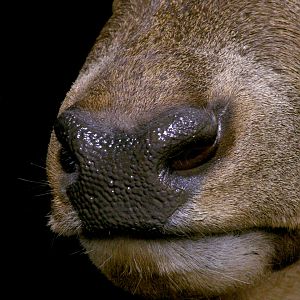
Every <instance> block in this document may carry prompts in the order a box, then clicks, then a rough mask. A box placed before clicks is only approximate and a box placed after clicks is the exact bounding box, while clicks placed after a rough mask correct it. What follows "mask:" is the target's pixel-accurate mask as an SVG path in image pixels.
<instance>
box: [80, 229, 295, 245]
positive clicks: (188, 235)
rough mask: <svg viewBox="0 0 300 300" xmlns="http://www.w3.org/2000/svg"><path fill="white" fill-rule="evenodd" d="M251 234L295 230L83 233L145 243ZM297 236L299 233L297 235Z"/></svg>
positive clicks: (92, 236)
mask: <svg viewBox="0 0 300 300" xmlns="http://www.w3.org/2000/svg"><path fill="white" fill-rule="evenodd" d="M250 232H265V233H269V234H275V235H278V236H281V237H284V236H287V235H288V236H293V235H294V233H293V230H289V229H287V228H281V227H280V228H271V227H252V228H249V229H245V230H232V231H228V232H205V233H197V232H181V233H176V234H174V233H168V232H161V231H156V230H153V231H147V232H140V231H122V232H120V231H118V230H111V231H110V230H108V231H103V232H98V233H91V232H88V231H83V232H82V236H83V237H84V238H85V239H91V240H114V239H124V240H143V241H147V240H149V241H168V240H170V241H173V242H174V241H176V240H178V241H180V240H191V241H195V240H199V239H208V238H217V237H224V236H240V235H244V234H247V233H250ZM296 235H297V233H296Z"/></svg>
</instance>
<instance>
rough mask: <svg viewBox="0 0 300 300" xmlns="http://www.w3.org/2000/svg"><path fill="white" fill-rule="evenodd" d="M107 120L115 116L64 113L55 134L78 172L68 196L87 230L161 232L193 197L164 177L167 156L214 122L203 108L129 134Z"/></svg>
mask: <svg viewBox="0 0 300 300" xmlns="http://www.w3.org/2000/svg"><path fill="white" fill-rule="evenodd" d="M208 119H209V121H208ZM107 122H110V124H112V123H113V120H104V119H103V120H101V118H99V117H98V118H97V117H93V116H91V114H89V113H86V112H84V111H80V110H78V109H69V110H68V111H66V112H64V113H62V114H61V115H60V116H59V118H58V120H57V122H56V124H55V133H56V136H57V138H58V140H59V141H60V143H61V144H62V149H63V151H64V152H69V153H70V156H71V157H73V159H74V161H75V164H76V171H75V168H74V169H73V170H72V171H71V172H69V173H74V172H75V173H77V174H76V179H75V180H73V181H71V183H70V184H69V186H67V187H66V193H67V196H68V198H69V199H70V201H71V203H72V205H73V207H74V208H75V210H76V211H77V212H78V215H79V217H80V219H81V220H82V223H83V227H84V229H85V230H86V231H87V232H99V231H106V232H108V231H110V232H112V231H114V230H115V231H120V230H122V231H143V232H144V231H147V232H151V231H157V230H158V231H161V230H162V228H163V225H164V224H165V222H166V221H167V219H168V217H170V216H171V215H172V213H173V212H174V211H175V210H176V209H177V208H178V207H179V206H180V205H182V204H183V203H184V202H185V201H187V198H188V195H187V192H186V191H185V190H183V189H181V188H176V187H170V186H169V185H167V184H166V183H165V182H164V180H163V178H164V175H163V174H164V173H165V172H166V169H167V166H166V162H167V161H168V157H169V156H170V153H174V148H175V149H176V147H177V146H178V145H179V144H186V143H188V141H189V140H192V139H194V138H195V136H198V137H199V135H201V132H202V133H203V135H204V136H205V135H207V131H209V130H211V128H212V127H211V124H212V123H215V120H214V118H212V117H211V115H208V114H207V113H205V112H204V111H202V110H197V109H193V108H185V109H182V110H180V109H179V110H176V111H175V112H174V111H173V112H169V113H165V114H164V115H162V116H159V117H157V118H156V119H155V120H153V121H151V122H150V123H147V124H144V125H141V126H138V127H137V128H136V130H132V131H130V132H124V131H122V130H121V129H118V128H113V127H112V126H111V125H109V126H106V125H105V124H107ZM213 130H214V131H215V130H216V129H215V128H213ZM200 138H201V137H200ZM70 176H72V178H74V176H73V174H70Z"/></svg>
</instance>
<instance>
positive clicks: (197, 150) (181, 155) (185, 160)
mask: <svg viewBox="0 0 300 300" xmlns="http://www.w3.org/2000/svg"><path fill="white" fill-rule="evenodd" d="M216 149H217V141H216V136H215V137H214V138H213V139H208V140H200V141H192V142H190V143H189V144H185V145H183V146H181V147H179V148H177V150H176V151H175V152H173V153H172V154H171V155H170V158H169V161H168V167H169V168H170V170H171V171H184V170H191V169H194V168H197V167H199V166H200V165H202V164H204V163H205V162H207V161H208V160H209V159H210V158H211V157H212V156H213V155H214V153H215V152H216Z"/></svg>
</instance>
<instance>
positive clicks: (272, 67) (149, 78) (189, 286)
mask: <svg viewBox="0 0 300 300" xmlns="http://www.w3.org/2000/svg"><path fill="white" fill-rule="evenodd" d="M299 16H300V2H299V0H294V1H288V0H286V1H281V0H270V1H265V0H264V1H258V0H257V1H256V0H254V1H246V0H245V1H238V0H228V1H222V0H219V1H218V0H211V1H196V0H194V1H192V0H189V1H184V0H177V1H175V0H174V1H167V0H161V1H158V0H152V1H150V0H149V1H147V0H145V1H143V0H131V1H125V0H124V1H122V0H119V1H115V3H114V15H113V17H112V18H111V19H110V20H109V22H108V23H107V25H106V26H105V28H104V29H103V30H102V33H101V35H100V36H99V38H98V40H97V42H96V43H95V46H94V48H93V49H92V51H91V53H90V55H89V56H88V58H87V60H86V63H85V65H84V67H83V68H82V70H81V72H80V74H79V76H78V79H77V80H76V82H75V83H74V85H73V87H72V88H71V90H70V92H69V93H68V95H67V96H66V99H65V101H64V102H63V104H62V106H61V109H60V113H61V112H63V111H64V110H66V109H67V108H68V107H70V106H71V105H74V103H76V105H77V106H78V107H81V108H84V109H88V110H91V111H101V112H103V114H105V116H106V117H107V122H109V121H110V120H113V122H114V124H116V126H118V127H120V128H124V129H125V130H130V128H134V127H135V126H136V124H138V123H139V122H147V120H150V119H151V118H153V116H155V115H157V114H158V113H159V112H162V111H164V110H166V109H168V108H170V107H176V106H182V105H194V106H201V107H207V109H211V108H214V107H217V106H218V105H220V103H221V104H222V105H223V106H224V111H223V112H222V115H224V118H225V119H226V120H229V121H228V122H226V123H225V124H224V128H222V130H223V132H224V136H223V138H222V140H221V142H220V147H219V149H220V153H219V159H218V160H216V161H215V162H214V163H213V164H211V165H210V166H209V168H208V169H206V170H205V176H204V181H203V182H202V186H201V187H195V189H196V191H195V193H194V197H193V199H191V200H190V201H188V202H187V203H185V204H184V205H183V206H181V207H180V208H179V209H177V210H176V211H175V213H174V214H173V215H172V216H171V217H170V218H169V220H168V223H167V224H166V232H169V233H172V234H176V233H181V232H184V233H185V234H187V236H190V237H191V238H188V237H186V238H180V239H178V240H176V239H174V240H173V239H165V240H147V239H145V240H135V239H133V238H132V239H130V238H123V239H122V238H120V239H111V240H91V239H88V238H86V237H84V236H83V235H82V234H81V221H80V219H79V218H78V216H77V214H76V212H75V211H74V209H73V208H72V206H71V204H70V203H69V201H68V199H67V198H66V196H65V192H64V191H63V190H62V189H61V183H62V181H63V180H64V176H63V171H62V169H61V167H60V165H59V163H58V159H57V156H58V150H59V149H60V145H59V143H58V142H57V140H56V138H55V135H54V134H53V135H52V138H51V142H50V145H49V154H48V175H49V181H50V183H51V185H52V188H53V194H54V199H53V203H52V215H51V219H50V225H51V228H52V229H53V230H54V231H55V232H57V233H59V234H63V235H73V234H77V235H79V238H80V240H81V242H82V244H83V246H84V247H85V248H86V250H87V253H88V255H89V256H90V258H91V260H92V261H93V262H94V263H95V265H96V266H97V267H98V268H99V269H100V270H101V271H102V272H103V273H104V274H105V275H106V276H107V277H108V278H110V279H111V280H112V281H113V282H114V283H115V284H116V285H118V286H121V287H123V288H124V289H126V290H129V291H130V292H132V293H136V294H141V295H144V296H146V297H150V298H159V297H171V298H174V299H176V298H179V299H182V298H185V297H187V298H193V297H194V298H201V297H208V298H209V297H212V298H214V297H219V298H217V299H269V300H271V299H272V300H273V299H274V300H275V299H288V300H289V299H291V300H296V299H300V264H299V261H298V262H297V261H296V260H297V258H299V252H300V184H299V183H300V159H299V157H300V21H299ZM266 228H268V230H267V231H266V230H265V229H266ZM276 229H285V230H284V231H282V230H276ZM236 232H239V235H235V234H234V233H236ZM282 232H284V233H282ZM274 261H275V262H276V263H277V264H279V265H280V264H282V262H283V261H288V262H289V263H287V265H288V266H287V267H285V268H282V269H281V270H279V271H276V270H274V268H273V264H274Z"/></svg>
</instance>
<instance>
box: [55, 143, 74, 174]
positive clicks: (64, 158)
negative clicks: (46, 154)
mask: <svg viewBox="0 0 300 300" xmlns="http://www.w3.org/2000/svg"><path fill="white" fill-rule="evenodd" d="M59 162H60V164H61V166H62V168H63V170H64V171H65V172H66V173H74V172H76V171H77V169H78V162H77V159H76V157H75V155H74V154H73V153H72V152H71V150H69V149H66V148H64V147H62V148H61V150H60V153H59Z"/></svg>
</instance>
